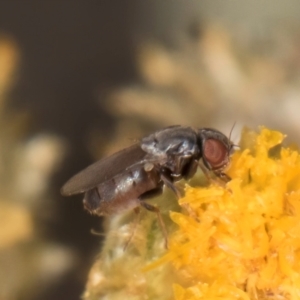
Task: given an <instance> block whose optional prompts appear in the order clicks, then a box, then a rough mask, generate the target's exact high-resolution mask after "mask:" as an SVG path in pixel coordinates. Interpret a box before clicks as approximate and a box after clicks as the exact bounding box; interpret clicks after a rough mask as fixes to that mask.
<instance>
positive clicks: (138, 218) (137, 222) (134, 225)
mask: <svg viewBox="0 0 300 300" xmlns="http://www.w3.org/2000/svg"><path fill="white" fill-rule="evenodd" d="M134 212H135V220H134V224H133V229H132V232H131V234H130V237H129V239H128V240H127V242H126V243H125V245H124V248H123V251H124V252H125V251H126V249H127V247H128V245H129V244H130V242H131V241H132V238H133V237H134V235H135V232H136V228H137V225H138V224H139V222H140V208H139V207H135V208H134Z"/></svg>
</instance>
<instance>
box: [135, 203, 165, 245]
mask: <svg viewBox="0 0 300 300" xmlns="http://www.w3.org/2000/svg"><path fill="white" fill-rule="evenodd" d="M141 206H143V207H144V208H146V209H147V210H149V211H152V212H154V213H156V215H157V219H158V223H159V226H160V229H161V231H162V233H163V236H164V238H165V248H166V249H168V244H169V242H168V232H167V229H166V226H165V223H164V221H163V219H162V216H161V213H160V210H159V209H158V208H157V207H156V206H153V205H151V204H149V203H147V202H143V201H141Z"/></svg>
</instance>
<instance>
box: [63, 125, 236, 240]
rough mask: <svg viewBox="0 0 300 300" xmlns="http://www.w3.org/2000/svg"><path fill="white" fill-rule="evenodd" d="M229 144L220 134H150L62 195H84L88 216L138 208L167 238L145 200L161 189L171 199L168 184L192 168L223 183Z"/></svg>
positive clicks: (177, 129)
mask: <svg viewBox="0 0 300 300" xmlns="http://www.w3.org/2000/svg"><path fill="white" fill-rule="evenodd" d="M233 147H234V145H233V143H232V142H231V141H230V139H229V138H227V137H226V136H225V135H224V134H222V133H221V132H220V131H217V130H215V129H211V128H202V129H194V128H191V127H184V126H179V125H176V126H171V127H167V128H164V129H161V130H158V131H156V132H154V133H153V134H150V135H149V136H146V137H144V138H142V139H141V141H140V142H139V143H136V144H134V145H132V146H130V147H127V148H125V149H123V150H121V151H119V152H116V153H114V154H112V155H111V156H108V157H106V158H104V159H101V160H99V161H98V162H96V163H94V164H92V165H90V166H88V167H87V168H86V169H84V170H82V171H81V172H79V173H78V174H76V175H75V176H73V177H72V178H71V179H70V180H69V181H67V182H66V183H65V185H64V186H63V187H62V189H61V193H62V195H64V196H71V195H75V194H81V193H84V200H83V203H84V207H85V208H86V209H87V210H88V211H89V212H90V213H92V214H96V215H100V216H101V215H111V214H115V213H119V212H121V211H124V210H129V209H135V211H137V210H138V208H139V207H140V206H142V207H144V208H146V209H147V210H149V211H152V212H155V213H156V214H157V216H158V220H159V223H160V226H161V228H162V230H163V233H164V235H165V240H166V244H167V234H166V230H165V226H164V224H163V221H162V218H161V214H160V211H159V208H158V207H156V206H154V205H151V204H149V203H148V202H146V201H145V200H146V199H149V198H151V197H153V195H157V194H159V193H162V191H163V187H164V185H166V186H167V187H169V188H170V189H171V190H172V191H173V192H174V193H175V194H176V195H177V197H180V196H181V195H180V192H179V190H178V189H177V188H176V186H175V184H174V182H175V181H178V180H179V179H181V178H185V179H189V178H191V177H193V176H194V174H195V173H196V171H197V168H198V166H200V167H201V169H202V170H203V171H204V173H205V174H206V175H207V176H208V175H209V173H210V172H212V173H214V174H215V175H216V176H217V177H219V178H221V179H223V180H224V181H228V180H229V179H230V178H229V177H228V176H227V175H226V174H225V173H224V170H225V168H226V167H227V166H228V165H229V163H230V156H231V154H232V151H233Z"/></svg>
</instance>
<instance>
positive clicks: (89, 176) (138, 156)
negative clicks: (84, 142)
mask: <svg viewBox="0 0 300 300" xmlns="http://www.w3.org/2000/svg"><path fill="white" fill-rule="evenodd" d="M145 156H146V152H144V151H143V150H142V149H141V147H140V145H139V144H134V145H132V146H130V147H128V148H125V149H123V150H121V151H119V152H116V153H114V154H113V155H111V156H108V157H106V158H103V159H101V160H99V161H97V162H95V163H94V164H92V165H90V166H88V167H87V168H85V169H84V170H82V171H81V172H79V173H78V174H76V175H75V176H73V177H72V178H71V179H69V180H68V181H67V182H66V183H65V184H64V186H63V187H62V189H61V194H62V195H64V196H71V195H74V194H80V193H83V192H86V191H88V190H90V189H92V188H94V187H95V186H97V185H98V184H100V183H102V182H104V181H106V180H108V179H111V178H113V177H114V176H116V175H117V174H120V173H121V172H123V171H124V170H125V169H126V168H128V167H130V166H132V165H133V164H136V163H138V162H140V161H142V160H143V159H144V158H145Z"/></svg>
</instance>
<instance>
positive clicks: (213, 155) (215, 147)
mask: <svg viewBox="0 0 300 300" xmlns="http://www.w3.org/2000/svg"><path fill="white" fill-rule="evenodd" d="M228 156H229V153H228V149H227V147H226V146H225V145H224V143H222V142H221V141H219V140H217V139H207V140H206V141H205V143H204V146H203V159H204V163H205V164H206V165H207V167H209V168H210V169H211V170H220V169H223V168H225V167H226V166H227V164H228V163H229V158H228Z"/></svg>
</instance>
